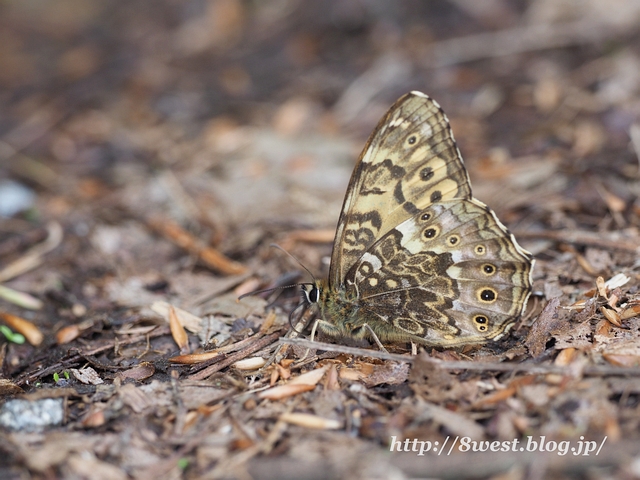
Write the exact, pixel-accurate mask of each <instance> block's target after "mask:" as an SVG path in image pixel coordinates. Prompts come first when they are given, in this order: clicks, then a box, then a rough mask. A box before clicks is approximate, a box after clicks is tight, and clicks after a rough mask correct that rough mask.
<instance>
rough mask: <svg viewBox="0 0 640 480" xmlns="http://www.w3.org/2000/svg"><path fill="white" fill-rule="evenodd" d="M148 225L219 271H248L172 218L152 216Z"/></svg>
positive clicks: (230, 272) (236, 272)
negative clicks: (205, 243) (207, 244)
mask: <svg viewBox="0 0 640 480" xmlns="http://www.w3.org/2000/svg"><path fill="white" fill-rule="evenodd" d="M147 225H148V226H149V227H150V228H152V229H153V230H155V231H156V232H158V233H159V234H161V235H162V236H163V237H165V238H166V239H168V240H170V241H172V242H173V243H175V244H176V245H178V246H179V247H181V248H184V249H185V250H187V251H188V252H190V253H193V254H194V255H197V256H198V258H199V259H200V260H202V262H204V263H205V264H206V265H207V266H209V267H211V268H212V269H214V270H216V271H217V272H220V273H224V274H226V275H239V274H242V273H245V272H246V271H247V268H246V267H245V266H244V265H241V264H240V263H238V262H234V261H233V260H231V259H230V258H227V257H226V256H224V255H223V254H222V253H220V252H219V251H218V250H216V249H214V248H211V247H208V246H206V245H204V243H203V242H202V241H200V240H199V239H197V238H195V237H194V236H193V235H191V234H190V233H189V232H187V231H186V230H184V229H183V228H182V227H180V226H179V225H178V224H176V223H175V222H172V221H171V220H168V219H166V218H150V219H148V220H147Z"/></svg>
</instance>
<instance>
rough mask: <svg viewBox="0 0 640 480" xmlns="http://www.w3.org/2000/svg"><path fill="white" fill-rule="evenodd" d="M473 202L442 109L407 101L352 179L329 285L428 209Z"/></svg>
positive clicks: (417, 96) (420, 99)
mask: <svg viewBox="0 0 640 480" xmlns="http://www.w3.org/2000/svg"><path fill="white" fill-rule="evenodd" d="M454 198H460V199H470V198H471V186H470V185H469V177H468V175H467V171H466V169H465V168H464V164H463V162H462V157H461V156H460V151H459V150H458V147H457V146H456V142H455V140H454V138H453V134H452V133H451V128H450V127H449V121H448V119H447V117H446V115H445V114H444V112H443V111H442V109H441V108H440V106H439V105H438V104H437V103H436V102H435V101H434V100H432V99H431V98H429V97H428V96H426V95H425V94H423V93H420V92H411V93H409V94H406V95H404V96H403V97H401V98H400V99H399V100H398V101H397V102H396V103H395V104H394V105H393V106H392V107H391V109H390V110H389V111H388V112H387V114H386V115H385V116H384V118H383V119H382V120H381V121H380V123H378V126H377V127H376V129H375V130H374V131H373V133H372V134H371V137H370V138H369V140H368V141H367V144H366V145H365V147H364V150H363V151H362V153H361V155H360V158H359V160H358V162H357V164H356V167H355V169H354V171H353V175H352V176H351V180H350V182H349V187H348V188H347V193H346V196H345V199H344V204H343V206H342V213H341V214H340V219H339V220H338V228H337V231H336V237H335V240H334V243H333V254H332V257H331V268H330V272H329V286H330V288H333V289H338V288H341V285H343V282H344V276H345V274H346V273H347V272H348V271H349V269H350V268H351V267H352V266H353V265H354V264H355V263H356V262H357V261H358V259H359V258H360V257H361V256H362V255H363V254H364V252H366V251H367V250H368V249H369V247H370V246H371V245H372V244H373V243H374V242H375V241H376V240H377V239H379V238H380V237H382V236H383V235H385V234H386V233H388V232H389V231H390V230H392V229H393V228H394V227H396V226H397V225H399V224H401V223H402V222H404V221H405V220H407V219H408V218H410V217H412V216H414V215H415V214H416V213H417V212H419V211H421V210H423V209H424V208H425V207H427V206H428V205H430V204H432V203H435V202H440V201H443V200H450V199H454Z"/></svg>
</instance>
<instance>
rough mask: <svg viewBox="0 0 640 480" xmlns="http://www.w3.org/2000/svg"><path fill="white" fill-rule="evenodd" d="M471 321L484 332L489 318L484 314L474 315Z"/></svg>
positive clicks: (487, 326)
mask: <svg viewBox="0 0 640 480" xmlns="http://www.w3.org/2000/svg"><path fill="white" fill-rule="evenodd" d="M473 321H474V322H475V323H476V328H477V329H478V330H479V331H480V332H486V331H487V329H488V328H489V319H488V318H487V317H485V316H484V315H476V316H475V317H473Z"/></svg>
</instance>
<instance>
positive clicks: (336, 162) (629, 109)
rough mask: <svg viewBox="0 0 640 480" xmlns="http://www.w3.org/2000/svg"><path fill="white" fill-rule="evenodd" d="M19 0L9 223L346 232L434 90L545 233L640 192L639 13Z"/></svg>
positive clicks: (7, 157) (477, 180)
mask: <svg viewBox="0 0 640 480" xmlns="http://www.w3.org/2000/svg"><path fill="white" fill-rule="evenodd" d="M0 8H1V9H2V10H1V15H0V139H1V140H0V176H1V178H2V183H1V184H0V192H2V193H1V194H0V205H2V211H1V212H0V214H2V215H3V216H4V218H5V219H6V218H14V219H16V218H33V217H34V216H35V217H38V218H42V219H47V218H58V219H61V220H62V221H65V222H76V223H74V225H75V226H76V227H77V228H75V230H76V231H77V233H82V231H84V232H85V233H86V234H90V233H91V231H92V228H93V227H94V226H95V224H96V222H99V223H102V222H107V223H108V222H113V221H116V220H117V218H115V217H117V216H118V212H117V211H114V210H112V209H110V208H103V210H102V211H100V208H99V206H100V205H102V206H103V207H107V206H113V203H114V202H116V201H117V203H118V204H119V205H120V206H121V207H122V206H124V207H126V208H127V209H132V210H135V211H137V212H138V213H140V212H147V213H149V212H153V211H156V210H158V211H161V212H163V213H165V214H168V215H171V216H173V217H174V218H175V219H176V220H178V221H179V222H181V223H184V222H187V223H188V222H189V221H190V220H193V218H194V217H193V216H194V215H195V213H194V212H195V210H197V211H198V215H200V216H204V217H207V218H208V219H209V226H210V227H211V228H214V229H217V230H218V232H217V234H215V232H210V234H211V236H212V238H213V241H214V242H216V243H220V242H223V243H224V242H228V243H227V244H226V245H225V246H224V249H226V250H227V251H231V253H234V252H233V250H236V252H235V253H236V254H238V255H241V253H240V252H242V251H244V249H246V248H247V247H249V246H251V245H254V244H255V241H256V235H257V234H256V233H255V232H253V234H252V228H254V227H258V228H259V229H260V231H263V230H264V229H265V228H267V227H269V228H270V229H272V228H275V229H278V228H282V227H283V226H284V227H286V228H292V227H296V228H298V227H320V226H321V227H326V228H333V227H334V226H335V222H336V220H337V215H338V211H339V207H340V204H341V202H342V198H343V195H344V190H345V187H346V183H347V181H348V177H349V175H350V172H351V170H352V167H353V165H354V162H355V160H356V158H357V155H358V153H359V151H360V149H361V148H362V146H363V145H364V142H365V140H366V138H367V136H368V135H369V133H370V131H371V129H372V128H373V127H374V126H375V124H376V122H377V121H378V119H379V118H380V116H381V115H382V114H383V113H384V112H385V111H386V109H387V108H388V107H389V106H390V105H391V103H392V102H393V101H395V99H396V98H398V97H399V96H400V95H402V94H403V93H405V92H407V91H409V90H414V89H416V90H420V91H423V92H425V93H427V94H429V95H430V96H432V97H433V98H435V99H436V100H437V101H438V102H439V103H440V104H441V105H442V106H443V108H444V109H445V111H446V112H447V114H448V116H449V117H450V119H451V122H452V125H453V131H454V134H455V136H456V139H457V140H458V142H459V144H460V147H461V150H462V153H463V156H464V157H465V159H466V162H467V165H468V167H469V170H470V174H471V178H472V184H473V185H474V187H475V190H474V192H475V195H476V196H477V197H479V198H481V199H482V200H484V201H485V202H486V203H488V204H490V205H491V206H493V207H494V208H495V209H497V210H498V212H499V213H502V214H503V215H504V214H507V215H508V212H513V211H515V210H518V209H520V210H522V209H525V210H528V214H527V215H526V216H525V217H524V219H522V218H523V217H522V216H520V215H518V216H516V217H514V219H515V220H518V221H520V220H522V221H524V222H527V225H524V226H523V228H528V226H529V225H530V224H533V223H540V222H542V223H545V224H548V223H549V222H551V223H553V220H554V215H555V216H556V217H558V211H561V210H563V209H566V208H570V209H571V211H572V213H573V214H575V215H581V214H594V215H597V216H600V217H602V215H604V214H605V213H606V211H607V208H608V205H607V201H606V199H604V200H603V192H605V194H604V196H605V197H606V192H609V193H611V194H612V195H615V196H619V197H620V198H621V199H622V201H623V202H625V204H627V205H628V204H633V202H634V198H635V195H637V188H636V187H635V186H634V187H633V188H632V187H630V186H629V185H628V181H629V180H635V179H636V178H637V173H638V168H637V161H636V158H635V157H636V156H635V153H634V150H633V147H632V144H631V142H630V131H631V130H632V125H633V124H634V122H636V121H637V119H638V115H639V112H640V102H639V99H638V98H639V97H638V92H639V89H640V59H639V57H638V55H639V54H640V52H639V51H638V50H639V47H640V43H639V41H640V37H639V25H640V4H638V2H636V1H634V0H612V1H605V0H585V1H579V0H530V1H506V0H478V1H471V0H438V1H430V2H421V1H412V0H400V1H394V2H387V1H379V0H359V1H358V0H346V1H345V0H325V1H320V2H302V1H296V0H276V1H270V2H257V1H242V0H211V1H200V0H198V1H195V0H194V1H184V2H176V1H160V2H153V3H149V2H145V1H130V2H126V3H117V4H114V3H112V2H108V1H99V0H60V1H56V2H46V1H38V0H27V1H20V2H8V1H6V2H2V3H0ZM593 182H596V183H595V184H594V183H593ZM620 184H623V185H620ZM496 185H500V189H499V190H496V188H495V187H496ZM567 189H569V190H570V192H567V191H566V190H567ZM567 193H569V195H568V197H569V198H568V199H562V200H561V199H559V198H556V199H555V200H554V201H553V202H551V201H549V202H550V203H545V202H537V203H536V204H532V202H531V199H532V198H534V199H536V200H539V199H540V197H541V195H542V196H545V197H546V196H549V195H559V194H563V195H564V194H567ZM114 194H115V195H114ZM566 202H569V203H571V205H567V204H565V203H566ZM635 205H636V209H637V208H638V205H637V203H636V204H635ZM194 209H195V210H194ZM549 210H551V211H549ZM83 212H84V213H83ZM505 212H506V213H505ZM87 214H88V215H87ZM201 220H202V219H201V218H200V220H199V222H201ZM505 220H506V222H507V223H509V221H510V219H509V218H506V219H505ZM556 220H557V221H559V222H561V223H562V222H566V221H569V220H567V219H566V218H565V217H564V216H563V218H562V219H560V218H556ZM82 225H84V226H82ZM14 226H15V224H14ZM556 226H559V225H556ZM11 228H12V227H11V223H9V224H5V226H4V227H3V229H9V230H10V229H11ZM16 228H19V227H16ZM83 229H84V230H83ZM237 233H239V235H236V234H237ZM230 235H231V236H230Z"/></svg>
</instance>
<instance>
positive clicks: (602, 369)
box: [280, 338, 640, 377]
mask: <svg viewBox="0 0 640 480" xmlns="http://www.w3.org/2000/svg"><path fill="white" fill-rule="evenodd" d="M280 343H286V344H290V345H298V346H301V347H307V348H315V349H317V350H325V351H329V352H340V353H345V354H347V355H357V356H362V357H372V358H379V359H382V360H394V361H397V362H407V363H413V362H414V361H415V357H408V356H404V355H397V354H393V353H385V352H380V351H378V350H367V349H365V348H355V347H347V346H345V345H334V344H332V343H321V342H312V341H310V340H305V339H302V338H281V339H280ZM427 361H429V362H433V364H434V366H437V367H438V368H442V369H446V370H467V371H475V372H512V373H515V372H524V373H529V374H542V375H546V374H549V373H556V374H561V375H566V374H571V375H573V373H574V372H573V371H572V370H571V368H569V366H567V367H564V366H561V365H544V364H534V363H493V362H469V361H463V360H460V361H445V360H437V359H428V360H427ZM582 374H584V375H587V376H608V375H611V376H614V375H615V376H618V375H619V376H624V375H630V376H634V377H635V376H640V367H616V366H612V365H588V366H585V367H584V369H583V370H582Z"/></svg>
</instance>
